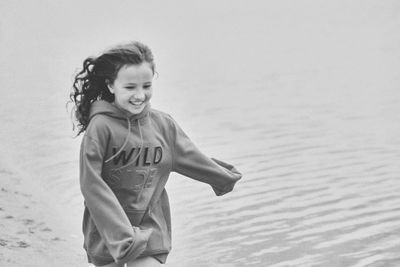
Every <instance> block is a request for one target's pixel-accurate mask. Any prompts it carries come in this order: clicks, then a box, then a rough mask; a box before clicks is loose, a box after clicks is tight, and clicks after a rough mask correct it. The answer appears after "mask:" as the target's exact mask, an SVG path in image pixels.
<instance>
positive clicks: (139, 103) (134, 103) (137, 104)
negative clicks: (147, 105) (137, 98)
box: [129, 102, 144, 106]
mask: <svg viewBox="0 0 400 267" xmlns="http://www.w3.org/2000/svg"><path fill="white" fill-rule="evenodd" d="M129 103H131V104H132V105H134V106H141V105H143V104H144V102H129Z"/></svg>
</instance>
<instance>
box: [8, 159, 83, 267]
mask: <svg viewBox="0 0 400 267" xmlns="http://www.w3.org/2000/svg"><path fill="white" fill-rule="evenodd" d="M0 175H1V188H0V266H7V267H13V266H16V267H17V266H18V267H23V266H30V267H34V266H88V265H87V264H85V258H84V255H83V249H81V245H79V243H80V240H79V237H78V236H74V235H73V234H71V229H70V228H69V227H68V218H65V217H66V215H63V214H62V213H61V211H62V208H61V209H60V208H59V207H56V205H57V204H56V203H54V202H53V201H52V200H51V197H50V196H49V195H47V194H46V193H45V192H43V190H42V189H41V188H39V187H38V186H37V185H35V184H33V183H32V182H31V181H29V177H21V176H19V175H18V173H16V172H13V171H10V170H8V169H6V168H3V166H2V167H1V168H0Z"/></svg>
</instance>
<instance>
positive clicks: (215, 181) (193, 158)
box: [172, 120, 242, 196]
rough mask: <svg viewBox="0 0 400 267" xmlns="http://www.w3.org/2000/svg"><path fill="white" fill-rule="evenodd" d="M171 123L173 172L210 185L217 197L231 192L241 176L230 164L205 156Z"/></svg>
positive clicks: (175, 124) (174, 123)
mask: <svg viewBox="0 0 400 267" xmlns="http://www.w3.org/2000/svg"><path fill="white" fill-rule="evenodd" d="M172 122H173V124H172V133H173V136H172V138H173V142H174V145H173V149H174V150H173V167H172V169H173V171H176V172H178V173H180V174H183V175H185V176H188V177H190V178H193V179H195V180H198V181H201V182H204V183H207V184H209V185H211V186H212V188H213V190H214V192H215V194H216V195H217V196H220V195H223V194H226V193H228V192H230V191H232V190H233V187H234V185H235V183H236V182H237V181H238V180H239V179H240V178H241V177H242V174H241V173H240V172H238V171H237V170H236V169H235V167H233V166H232V165H230V164H227V163H225V162H222V161H220V160H217V159H211V158H209V157H207V156H205V155H204V154H203V153H202V152H201V151H199V150H198V149H197V147H196V146H195V145H194V144H193V142H192V141H191V140H190V139H189V137H188V136H187V135H186V134H185V133H184V132H183V130H182V129H181V128H180V127H179V125H178V124H177V123H176V122H175V121H173V120H172Z"/></svg>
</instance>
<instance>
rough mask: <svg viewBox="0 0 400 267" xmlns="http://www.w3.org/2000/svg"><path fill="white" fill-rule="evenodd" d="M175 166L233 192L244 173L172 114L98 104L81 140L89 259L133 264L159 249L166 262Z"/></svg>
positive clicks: (219, 192) (216, 188)
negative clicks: (203, 148) (199, 142)
mask: <svg viewBox="0 0 400 267" xmlns="http://www.w3.org/2000/svg"><path fill="white" fill-rule="evenodd" d="M172 171H175V172H178V173H180V174H182V175H185V176H187V177H190V178H193V179H195V180H198V181H201V182H204V183H207V184H209V185H211V186H212V188H213V190H214V192H215V193H216V195H222V194H225V193H227V192H230V191H231V190H232V189H233V187H234V185H235V183H236V182H237V181H238V180H239V179H240V178H241V174H240V173H239V172H238V171H237V170H236V169H235V168H234V167H233V166H232V165H229V164H226V163H224V162H222V161H219V160H216V159H210V158H208V157H206V156H205V155H204V154H202V153H201V152H200V151H199V150H198V149H197V148H196V146H195V145H194V144H193V143H192V142H191V140H190V139H189V138H188V137H187V136H186V134H185V133H184V132H183V131H182V129H181V128H180V127H179V126H178V124H177V123H176V122H175V121H174V120H173V119H172V118H171V117H170V116H169V115H167V114H165V113H163V112H160V111H156V110H154V109H151V108H150V106H149V105H148V106H146V108H145V109H144V110H143V112H142V113H140V114H137V115H133V116H130V117H127V115H126V114H125V113H124V112H122V111H121V110H120V109H118V108H117V107H116V106H114V105H113V104H111V103H109V102H106V101H96V102H94V103H93V104H92V109H91V115H90V123H89V126H88V127H87V129H86V132H85V135H84V137H83V140H82V144H81V155H80V184H81V191H82V194H83V196H84V199H85V211H84V217H83V233H84V248H85V249H86V252H87V256H88V260H89V262H92V263H93V264H95V265H105V264H109V263H112V262H117V263H125V262H127V261H129V260H130V259H134V258H137V257H142V256H149V255H152V256H154V257H156V258H157V259H158V260H159V261H160V262H162V263H165V261H166V258H167V255H168V253H169V251H170V250H171V218H170V208H169V202H168V196H167V193H166V191H165V189H164V186H165V184H166V182H167V180H168V176H169V174H170V172H172Z"/></svg>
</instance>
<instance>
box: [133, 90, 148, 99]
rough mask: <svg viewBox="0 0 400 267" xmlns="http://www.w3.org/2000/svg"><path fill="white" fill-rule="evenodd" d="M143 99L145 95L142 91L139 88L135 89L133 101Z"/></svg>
mask: <svg viewBox="0 0 400 267" xmlns="http://www.w3.org/2000/svg"><path fill="white" fill-rule="evenodd" d="M145 97H146V95H145V94H144V90H143V88H141V87H139V88H137V90H135V92H134V93H133V99H134V100H140V101H144V99H145Z"/></svg>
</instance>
